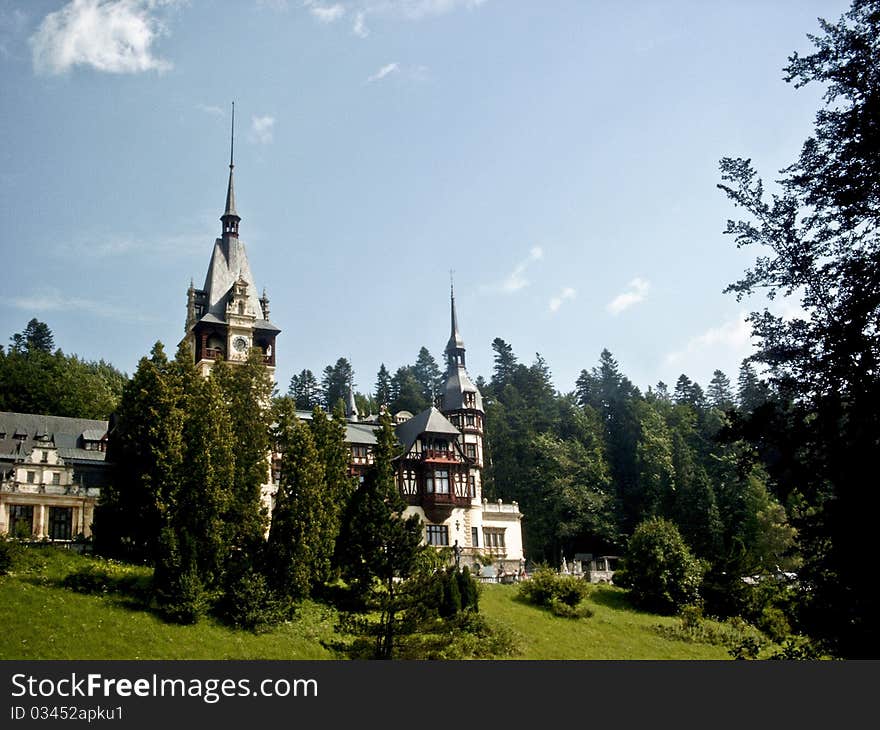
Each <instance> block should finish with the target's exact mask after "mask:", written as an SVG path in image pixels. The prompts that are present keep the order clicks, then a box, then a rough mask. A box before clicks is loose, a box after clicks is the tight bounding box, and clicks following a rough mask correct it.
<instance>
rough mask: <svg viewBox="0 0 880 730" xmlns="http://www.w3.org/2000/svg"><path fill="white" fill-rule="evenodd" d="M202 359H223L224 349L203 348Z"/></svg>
mask: <svg viewBox="0 0 880 730" xmlns="http://www.w3.org/2000/svg"><path fill="white" fill-rule="evenodd" d="M202 359H203V360H222V359H223V350H221V349H220V348H218V347H206V348H205V349H204V350H202Z"/></svg>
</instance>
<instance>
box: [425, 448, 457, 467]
mask: <svg viewBox="0 0 880 730" xmlns="http://www.w3.org/2000/svg"><path fill="white" fill-rule="evenodd" d="M421 459H422V461H434V462H438V461H439V462H441V463H445V464H458V463H460V459H459V458H458V454H457V453H456V452H455V450H454V449H425V450H424V451H422V453H421Z"/></svg>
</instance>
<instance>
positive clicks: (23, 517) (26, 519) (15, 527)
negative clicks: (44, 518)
mask: <svg viewBox="0 0 880 730" xmlns="http://www.w3.org/2000/svg"><path fill="white" fill-rule="evenodd" d="M33 533H34V508H33V507H32V506H30V505H25V504H11V505H9V534H10V535H14V536H15V537H31V535H33Z"/></svg>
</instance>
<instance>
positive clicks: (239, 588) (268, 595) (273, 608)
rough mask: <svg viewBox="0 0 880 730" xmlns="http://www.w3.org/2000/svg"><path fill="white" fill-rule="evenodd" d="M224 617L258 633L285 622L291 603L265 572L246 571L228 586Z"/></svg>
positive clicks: (238, 626) (224, 603) (223, 606)
mask: <svg viewBox="0 0 880 730" xmlns="http://www.w3.org/2000/svg"><path fill="white" fill-rule="evenodd" d="M221 611H222V617H223V618H224V619H225V620H226V621H227V622H228V623H230V624H232V625H233V626H235V627H237V628H241V629H248V630H249V631H254V632H256V633H259V632H262V631H266V630H268V629H269V628H270V627H271V626H273V625H274V624H277V623H279V622H281V621H283V620H284V619H285V618H286V617H287V615H288V613H289V606H288V605H287V603H286V602H285V601H282V600H280V599H279V598H278V597H277V595H276V594H275V593H274V591H273V590H272V589H271V587H270V586H269V583H268V581H267V580H266V577H265V576H264V575H263V574H262V573H257V572H252V573H242V574H241V575H239V576H237V577H236V579H235V580H232V581H230V582H229V584H228V585H227V587H226V595H225V596H224V599H223V602H222V609H221Z"/></svg>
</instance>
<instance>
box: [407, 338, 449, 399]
mask: <svg viewBox="0 0 880 730" xmlns="http://www.w3.org/2000/svg"><path fill="white" fill-rule="evenodd" d="M412 373H413V375H414V376H415V379H416V380H417V381H418V383H419V385H420V386H421V388H422V398H424V399H425V401H427V402H428V403H433V402H434V398H435V396H436V394H437V393H438V392H439V390H440V381H441V378H442V374H441V372H440V368H439V367H438V366H437V361H436V360H435V359H434V358H433V356H432V355H431V353H430V352H428V348H427V347H422V348H421V349H420V350H419V355H418V357H417V358H416V364H415V365H414V366H413V368H412Z"/></svg>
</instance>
